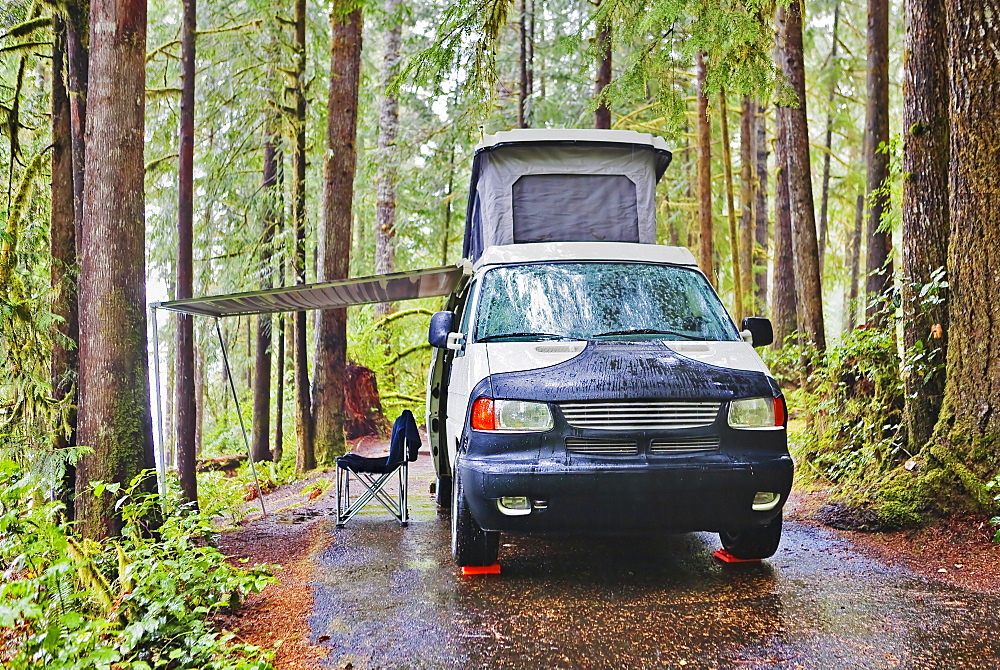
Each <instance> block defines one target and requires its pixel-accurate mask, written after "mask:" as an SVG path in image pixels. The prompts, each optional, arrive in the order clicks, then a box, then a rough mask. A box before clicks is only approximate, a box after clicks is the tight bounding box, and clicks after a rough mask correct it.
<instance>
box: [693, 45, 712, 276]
mask: <svg viewBox="0 0 1000 670" xmlns="http://www.w3.org/2000/svg"><path fill="white" fill-rule="evenodd" d="M694 72H695V89H696V95H697V98H698V112H697V116H696V127H697V133H698V222H699V225H698V229H699V233H700V234H699V242H698V265H699V266H700V267H701V271H702V272H704V273H705V276H706V277H708V281H710V282H711V283H712V285H713V286H715V285H716V279H715V261H714V256H715V244H714V240H713V231H712V228H713V226H712V126H711V125H710V122H709V120H708V96H706V95H705V57H704V54H703V53H702V52H700V51H699V52H698V55H697V56H696V60H695V71H694Z"/></svg>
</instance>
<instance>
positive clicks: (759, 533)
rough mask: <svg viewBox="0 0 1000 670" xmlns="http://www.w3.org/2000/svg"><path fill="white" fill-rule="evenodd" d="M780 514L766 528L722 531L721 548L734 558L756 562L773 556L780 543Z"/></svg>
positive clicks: (720, 535)
mask: <svg viewBox="0 0 1000 670" xmlns="http://www.w3.org/2000/svg"><path fill="white" fill-rule="evenodd" d="M781 523H782V519H781V514H780V513H779V514H778V516H776V517H775V518H774V520H773V521H772V522H771V523H769V524H767V525H766V526H749V527H747V528H741V529H739V530H731V531H722V532H721V533H719V539H720V540H722V546H723V547H724V548H725V550H726V551H728V552H729V553H730V554H732V555H733V556H735V557H736V558H741V559H743V560H758V559H762V558H770V557H771V556H774V552H776V551H777V550H778V544H779V543H780V542H781Z"/></svg>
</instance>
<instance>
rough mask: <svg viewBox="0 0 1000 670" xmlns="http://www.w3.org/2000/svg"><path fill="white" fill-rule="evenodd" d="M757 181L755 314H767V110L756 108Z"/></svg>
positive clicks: (755, 185) (755, 188)
mask: <svg viewBox="0 0 1000 670" xmlns="http://www.w3.org/2000/svg"><path fill="white" fill-rule="evenodd" d="M756 149H757V180H756V182H755V183H754V195H755V197H756V204H755V207H754V218H755V219H756V225H755V226H754V237H755V238H756V241H757V245H756V249H755V251H756V253H755V254H754V270H753V273H754V282H755V286H754V295H755V297H756V298H757V313H758V314H769V313H770V312H768V309H767V300H768V285H767V271H768V264H769V256H768V254H769V243H770V240H769V237H770V231H769V228H770V226H769V225H768V216H767V154H768V151H767V109H766V108H765V107H764V106H763V105H760V106H758V107H757V141H756Z"/></svg>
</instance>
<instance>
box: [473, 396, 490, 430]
mask: <svg viewBox="0 0 1000 670" xmlns="http://www.w3.org/2000/svg"><path fill="white" fill-rule="evenodd" d="M469 423H471V424H472V427H473V428H474V429H476V430H496V428H497V416H496V409H495V408H494V405H493V398H479V399H478V400H476V402H474V403H472V417H471V418H470V420H469Z"/></svg>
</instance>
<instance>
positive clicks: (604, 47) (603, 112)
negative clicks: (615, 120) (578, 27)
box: [594, 0, 611, 129]
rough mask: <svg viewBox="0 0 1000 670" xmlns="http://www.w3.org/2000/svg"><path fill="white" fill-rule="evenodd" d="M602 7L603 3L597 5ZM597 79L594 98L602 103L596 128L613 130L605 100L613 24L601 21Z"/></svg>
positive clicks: (597, 110)
mask: <svg viewBox="0 0 1000 670" xmlns="http://www.w3.org/2000/svg"><path fill="white" fill-rule="evenodd" d="M596 4H597V6H598V7H600V5H601V2H600V0H598V2H597V3H596ZM596 46H597V78H596V80H595V83H594V98H595V99H596V100H598V101H599V102H600V104H599V105H598V106H597V109H596V110H595V111H594V127H595V128H604V129H608V128H611V109H610V108H608V103H607V101H606V100H604V97H603V96H604V89H605V88H607V86H608V84H610V83H611V23H609V22H608V21H601V22H600V23H598V25H597V40H596Z"/></svg>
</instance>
